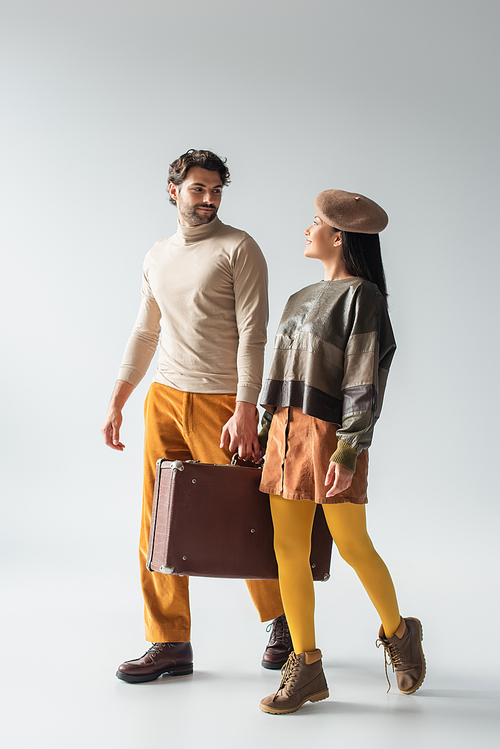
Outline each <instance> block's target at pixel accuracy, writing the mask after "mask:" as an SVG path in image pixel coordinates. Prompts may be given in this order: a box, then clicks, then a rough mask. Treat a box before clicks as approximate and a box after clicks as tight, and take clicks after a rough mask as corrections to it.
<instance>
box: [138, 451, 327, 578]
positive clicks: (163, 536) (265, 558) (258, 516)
mask: <svg viewBox="0 0 500 749" xmlns="http://www.w3.org/2000/svg"><path fill="white" fill-rule="evenodd" d="M260 477H261V468H259V467H258V466H253V465H252V466H251V467H248V466H241V465H235V464H230V465H229V464H228V465H213V464H208V463H196V462H193V461H186V462H182V461H180V460H174V461H170V460H165V459H160V460H159V461H158V462H157V464H156V481H155V489H154V500H153V510H152V516H151V531H150V535H149V553H148V561H147V567H148V569H149V570H150V571H154V572H163V573H164V574H167V575H172V574H173V575H195V576H201V577H236V578H245V579H247V580H252V579H255V580H273V579H277V577H278V569H277V564H276V558H275V555H274V549H273V525H272V520H271V511H270V507H269V497H268V495H267V494H263V493H262V492H260V491H259V483H260ZM331 550H332V538H331V535H330V532H329V530H328V526H327V524H326V520H325V516H324V513H323V509H322V508H321V507H319V506H318V507H317V511H316V516H315V520H314V527H313V536H312V551H311V557H310V562H311V567H312V572H313V577H314V579H315V580H328V578H329V577H330V558H331Z"/></svg>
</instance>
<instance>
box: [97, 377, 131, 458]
mask: <svg viewBox="0 0 500 749" xmlns="http://www.w3.org/2000/svg"><path fill="white" fill-rule="evenodd" d="M133 389H134V386H133V385H131V384H130V383H129V382H125V380H117V382H116V385H115V389H114V390H113V395H112V396H111V400H110V402H109V406H108V413H107V414H106V418H105V419H104V424H103V425H102V428H101V434H102V436H103V437H104V442H105V443H106V444H107V446H108V447H111V448H112V449H113V450H120V451H122V450H123V449H124V448H125V445H124V444H123V443H122V442H120V427H121V425H122V421H123V417H122V409H123V406H124V405H125V403H126V402H127V400H128V397H129V395H130V393H131V392H132V390H133Z"/></svg>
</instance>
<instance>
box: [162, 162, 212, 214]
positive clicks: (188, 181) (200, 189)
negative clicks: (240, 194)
mask: <svg viewBox="0 0 500 749" xmlns="http://www.w3.org/2000/svg"><path fill="white" fill-rule="evenodd" d="M168 191H169V194H170V195H171V197H172V198H173V199H174V200H175V201H176V203H177V210H178V212H179V223H180V224H181V226H200V225H201V224H209V223H210V221H213V220H214V218H215V217H216V215H217V211H218V210H219V206H220V201H221V199H222V182H221V178H220V175H219V173H218V172H211V171H209V170H208V169H202V168H201V167H199V166H193V167H191V169H190V170H189V171H188V173H187V174H186V178H185V180H184V182H183V183H182V184H181V185H180V186H178V187H177V186H176V185H173V184H172V183H170V184H169V186H168Z"/></svg>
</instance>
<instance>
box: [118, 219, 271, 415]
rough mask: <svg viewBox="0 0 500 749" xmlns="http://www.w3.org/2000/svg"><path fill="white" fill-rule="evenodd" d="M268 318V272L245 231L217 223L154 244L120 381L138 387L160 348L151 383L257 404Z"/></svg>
mask: <svg viewBox="0 0 500 749" xmlns="http://www.w3.org/2000/svg"><path fill="white" fill-rule="evenodd" d="M267 320H268V303H267V267H266V261H265V260H264V256H263V255H262V252H261V250H260V248H259V246H258V245H257V243H256V242H255V241H254V240H253V239H252V237H250V236H249V235H248V234H247V233H246V232H244V231H240V230H239V229H234V228H233V227H232V226H227V225H226V224H223V223H222V222H221V221H220V220H219V219H218V218H215V219H214V220H213V221H211V222H210V223H209V224H204V225H203V226H195V227H184V226H181V225H180V224H178V228H177V232H176V234H174V235H173V236H172V237H170V238H169V239H163V240H161V241H159V242H157V243H156V244H155V245H154V246H153V248H152V249H151V250H150V251H149V252H148V254H147V255H146V258H145V260H144V268H143V282H142V299H141V306H140V308H139V314H138V316H137V320H136V322H135V325H134V328H133V330H132V334H131V336H130V338H129V341H128V343H127V346H126V348H125V352H124V355H123V360H122V364H121V366H120V369H119V372H118V379H120V380H125V381H126V382H129V383H131V384H132V385H134V386H135V385H137V384H138V383H139V382H140V381H141V380H142V378H143V377H144V375H145V374H146V371H147V369H148V367H149V364H150V362H151V359H152V358H153V355H154V352H155V350H156V347H157V345H158V341H159V344H160V351H159V360H158V367H157V369H156V373H155V377H154V382H159V383H162V384H164V385H169V386H170V387H173V388H176V389H177V390H183V391H185V392H191V393H236V397H237V400H240V401H247V402H250V403H257V399H258V396H259V392H260V387H261V382H262V366H263V358H264V346H265V343H266V327H267Z"/></svg>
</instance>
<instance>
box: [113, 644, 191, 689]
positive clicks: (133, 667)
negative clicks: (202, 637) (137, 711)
mask: <svg viewBox="0 0 500 749" xmlns="http://www.w3.org/2000/svg"><path fill="white" fill-rule="evenodd" d="M192 673H193V650H192V648H191V643H190V642H154V643H153V644H152V646H151V647H150V648H149V650H147V651H146V652H145V653H144V655H143V656H141V658H136V660H134V661H125V663H122V664H121V666H119V667H118V671H117V672H116V675H117V676H118V678H119V679H122V680H123V681H128V682H129V684H140V683H142V682H144V681H154V680H155V679H157V678H158V677H159V676H161V675H162V674H170V675H171V676H183V675H184V674H192Z"/></svg>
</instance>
